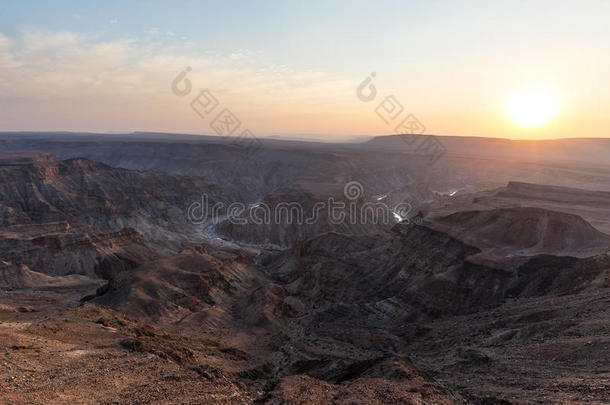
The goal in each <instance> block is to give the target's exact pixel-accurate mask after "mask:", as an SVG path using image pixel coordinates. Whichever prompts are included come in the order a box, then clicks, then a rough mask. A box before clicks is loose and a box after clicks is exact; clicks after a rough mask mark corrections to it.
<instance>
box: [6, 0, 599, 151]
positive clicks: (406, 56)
mask: <svg viewBox="0 0 610 405" xmlns="http://www.w3.org/2000/svg"><path fill="white" fill-rule="evenodd" d="M608 16H610V2H608V1H602V0H600V1H578V2H576V1H536V0H530V1H463V2H455V1H434V0H432V1H391V0H376V1H361V0H344V1H332V0H329V1H318V0H313V1H306V2H302V1H296V0H295V1H288V0H284V1H280V0H270V1H262V0H261V1H254V0H252V1H236V0H223V1H189V0H183V1H169V0H168V1H161V0H147V1H144V0H142V1H124V0H123V1H119V0H104V1H97V0H90V1H86V2H83V1H62V0H59V1H54V2H48V1H27V0H19V1H17V0H4V1H3V2H2V8H1V10H0V131H63V130H67V131H91V132H131V131H158V132H179V133H196V134H214V131H215V130H214V126H213V122H214V119H215V117H216V116H217V115H218V114H217V113H219V114H220V113H221V111H225V110H224V109H225V108H226V109H228V111H230V112H231V113H232V114H233V117H234V118H235V119H236V120H238V121H239V123H240V126H239V128H238V129H236V131H242V130H245V129H248V130H250V131H252V132H253V133H255V134H257V135H259V136H269V135H281V136H308V137H311V138H314V139H320V140H329V141H332V140H340V139H347V138H350V137H351V138H353V137H357V136H361V135H362V136H364V135H368V136H370V135H382V134H391V133H394V132H395V131H396V127H397V126H399V124H400V122H401V121H402V120H403V117H407V116H411V117H416V119H417V120H418V122H419V123H420V124H421V127H422V128H425V132H426V133H430V134H441V135H462V136H489V137H504V138H512V139H543V138H563V137H607V136H609V135H610V131H608V128H609V127H610V111H609V108H610V79H609V74H608V72H610V53H609V52H608V49H610V46H609V45H610V24H608ZM187 67H189V71H188V72H187V73H186V75H185V76H184V77H183V78H180V79H181V80H177V81H176V84H175V85H174V86H173V85H172V83H173V82H174V80H175V79H176V78H177V76H178V75H179V74H180V73H181V72H183V71H185V69H186V68H187ZM372 74H373V75H374V77H373V75H372ZM184 78H186V79H187V80H188V82H189V83H190V85H191V86H190V92H186V90H185V86H186V82H185V81H184V80H183V79H184ZM367 78H369V79H370V81H369V82H366V83H363V81H365V80H366V79H367ZM369 85H371V86H373V88H374V93H375V94H374V95H375V97H373V98H372V99H370V100H369V98H370V97H369V95H370V94H371V93H370V91H371V90H370V89H371V88H370V87H369ZM359 88H360V90H358V89H359ZM176 89H177V90H178V91H175V90H176ZM182 90H185V91H184V92H182V93H181V91H182ZM204 90H206V91H207V92H206V93H204V94H206V95H208V94H210V95H211V96H212V97H213V100H215V103H214V104H215V105H217V107H216V108H215V109H214V110H212V111H211V112H210V113H209V114H207V113H204V114H202V108H203V107H202V106H203V104H202V103H201V102H202V98H201V96H202V93H201V92H202V91H204ZM534 93H537V94H544V95H545V96H544V97H542V98H533V99H532V98H531V97H530V98H529V99H527V96H526V100H525V102H517V103H521V104H518V105H517V106H516V107H517V108H514V107H515V106H514V105H511V103H513V104H514V103H515V101H514V100H522V99H523V97H522V96H521V95H523V94H526V95H527V94H534ZM206 97H207V96H206ZM520 97H521V98H520ZM548 99H550V100H552V102H553V106H554V107H553V114H550V115H549V114H547V115H549V116H552V117H550V118H548V119H547V117H546V115H545V116H544V119H542V115H543V113H544V112H545V111H546V110H548V109H549V108H550V107H549V106H548V105H543V106H539V104H540V103H544V101H539V100H548ZM206 100H208V101H209V100H211V99H210V98H209V97H208V98H206ZM194 101H196V102H198V103H199V104H195V106H196V108H193V102H194ZM206 105H207V104H206ZM197 107H198V108H199V111H196V109H197ZM206 108H207V107H206ZM206 108H204V110H205V111H207V109H206ZM545 109H546V110H545ZM515 110H516V111H518V112H519V111H520V113H521V114H526V115H527V114H530V115H533V117H528V116H526V117H521V118H524V119H521V120H520V119H516V118H515V117H514V115H512V116H511V114H512V112H514V111H515ZM546 112H548V111H546ZM518 118H519V117H518ZM527 118H530V120H529V121H531V122H538V121H544V122H543V123H539V122H538V124H536V126H534V127H531V126H523V125H522V124H523V122H529V121H528V120H527ZM539 118H540V119H539ZM234 122H236V121H234Z"/></svg>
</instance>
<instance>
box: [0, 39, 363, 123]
mask: <svg viewBox="0 0 610 405" xmlns="http://www.w3.org/2000/svg"><path fill="white" fill-rule="evenodd" d="M154 32H157V31H154ZM168 35H169V34H168ZM188 49H189V48H188V47H179V46H176V45H175V44H171V45H160V44H159V43H158V42H157V43H153V42H150V43H147V42H145V41H141V40H140V41H133V40H113V41H102V40H100V39H99V38H94V37H87V36H84V35H79V34H77V33H74V32H48V31H35V30H28V31H23V32H22V33H21V35H19V36H17V37H13V38H11V37H8V36H6V35H3V34H1V33H0V86H2V93H1V95H0V103H2V104H3V105H4V107H6V108H3V110H4V111H5V113H6V114H10V112H8V110H7V108H9V109H18V108H19V109H21V112H22V113H25V111H26V110H30V111H34V110H44V109H45V108H49V109H51V110H53V111H59V112H60V113H61V114H62V115H63V116H64V117H63V119H64V120H66V122H67V123H68V121H69V120H70V119H73V117H74V114H73V109H74V106H78V108H82V106H84V105H87V106H88V107H89V109H90V112H89V113H88V114H89V115H93V114H94V113H95V112H97V113H99V115H100V117H104V118H103V119H105V120H107V121H115V125H113V126H115V127H119V128H120V127H121V121H124V124H123V125H124V127H125V126H128V123H130V122H131V121H129V118H126V117H128V116H129V115H130V114H131V116H132V117H133V116H141V115H143V112H149V113H152V114H155V115H158V116H162V117H163V116H164V117H166V120H168V121H171V120H181V119H183V118H181V117H187V121H185V122H177V123H176V127H177V128H179V127H181V128H183V129H184V128H185V127H189V128H191V129H190V130H191V131H195V132H196V131H199V132H205V130H206V127H205V126H202V123H200V122H193V117H192V115H188V108H187V107H185V105H184V102H183V100H178V99H176V98H175V96H173V95H172V94H171V92H170V89H169V85H170V83H171V80H172V79H173V78H174V77H175V76H176V74H177V73H178V72H180V71H181V70H183V69H184V68H185V67H186V66H191V67H192V73H191V74H190V76H189V79H190V80H191V81H192V83H193V85H194V86H195V88H208V89H210V90H211V91H213V92H215V93H216V94H218V95H219V96H222V98H223V102H225V103H226V104H228V105H230V106H231V108H233V109H235V110H237V111H239V113H240V114H241V116H242V117H244V118H243V119H244V120H248V121H249V122H258V123H262V124H261V125H262V126H265V127H268V128H272V127H273V124H272V123H269V122H264V120H271V119H273V115H274V113H281V112H282V111H284V112H285V111H288V110H290V111H291V114H292V115H295V114H296V115H298V113H297V112H298V111H302V113H303V116H307V115H308V114H309V116H312V114H311V112H307V111H306V110H307V106H308V105H310V106H313V105H315V106H316V107H315V108H316V109H317V110H318V111H319V110H320V109H322V108H324V105H325V104H329V103H330V104H332V103H336V102H337V101H338V100H351V96H352V89H353V88H354V83H352V82H351V81H348V80H344V79H342V78H338V77H333V76H330V75H328V74H326V73H323V72H317V71H310V70H299V69H295V68H291V67H288V66H284V65H273V64H265V63H263V62H262V61H261V59H260V57H259V56H257V55H256V54H255V53H253V52H251V51H249V50H247V49H237V50H235V51H233V52H228V53H226V54H222V53H206V52H192V51H188ZM117 105H122V106H124V109H123V110H122V111H121V115H120V116H116V115H113V114H116V108H117V107H116V106H117ZM60 106H63V107H61V108H60ZM109 111H110V112H109ZM1 115H2V113H0V118H4V117H1ZM92 119H93V117H92ZM100 119H102V118H100ZM156 119H158V117H157V118H156ZM67 126H69V125H68V124H67Z"/></svg>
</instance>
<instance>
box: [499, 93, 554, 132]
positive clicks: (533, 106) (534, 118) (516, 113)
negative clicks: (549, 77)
mask: <svg viewBox="0 0 610 405" xmlns="http://www.w3.org/2000/svg"><path fill="white" fill-rule="evenodd" d="M506 112H507V114H508V116H509V117H510V118H511V120H512V121H513V122H514V123H515V124H516V125H517V126H518V127H520V128H523V129H534V128H537V127H540V126H542V125H544V124H547V123H548V122H549V121H551V120H552V119H553V118H555V117H556V116H557V114H558V113H559V101H558V99H557V97H556V96H554V95H553V94H551V93H549V92H547V91H543V90H528V91H523V92H520V93H517V94H515V95H513V97H512V98H511V99H510V100H509V102H508V105H507V108H506Z"/></svg>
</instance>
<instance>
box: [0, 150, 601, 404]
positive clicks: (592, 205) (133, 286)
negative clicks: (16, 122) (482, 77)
mask: <svg viewBox="0 0 610 405" xmlns="http://www.w3.org/2000/svg"><path fill="white" fill-rule="evenodd" d="M28 142H30V146H32V147H34V146H44V145H47V147H48V148H49V149H52V150H53V151H57V150H63V151H64V153H65V154H68V155H74V154H76V155H77V154H79V153H84V152H87V153H88V154H89V155H96V156H100V157H101V158H103V160H105V161H107V163H112V161H115V160H116V161H115V164H116V165H123V166H130V165H131V166H134V167H132V168H137V169H142V168H143V167H142V166H143V165H145V164H149V166H150V167H145V168H147V169H160V168H161V169H164V170H163V171H143V170H128V169H125V168H117V167H112V166H107V165H106V164H102V163H97V162H94V161H91V160H87V159H83V158H81V157H78V158H76V156H70V157H71V158H70V159H68V160H60V159H58V158H56V157H55V156H53V155H50V154H48V153H42V154H41V153H33V152H23V153H15V152H10V153H6V154H5V155H4V156H1V157H0V191H2V193H1V194H2V195H1V196H0V214H1V217H0V219H1V223H0V259H1V260H2V261H0V370H1V372H0V403H10V404H64V403H90V404H117V403H120V404H124V403H125V404H130V403H133V404H136V403H158V404H165V403H183V404H200V403H206V404H216V403H218V404H388V403H398V404H418V405H420V404H461V403H469V404H476V405H490V404H491V405H494V404H501V405H506V404H598V405H599V404H609V403H610V369H609V364H610V312H609V311H610V310H609V309H608V308H610V306H609V305H608V304H610V239H609V238H608V236H607V233H606V232H605V230H606V229H607V228H606V226H607V213H608V212H610V211H609V210H610V199H609V198H608V193H607V192H604V191H591V190H589V191H583V190H579V189H575V188H567V187H558V186H557V185H555V186H548V185H540V184H531V183H523V182H520V183H517V182H512V183H508V184H507V183H503V184H502V185H501V186H499V185H498V184H497V183H498V182H499V180H500V179H501V178H502V176H504V175H505V174H503V175H502V176H501V175H500V174H498V173H499V172H500V171H501V170H500V169H498V168H496V169H498V173H496V174H490V176H489V178H487V179H483V178H484V177H485V176H483V175H482V174H481V173H478V172H479V171H480V170H481V167H487V168H489V169H490V170H492V168H491V166H494V164H490V163H484V160H479V161H477V162H470V163H463V164H462V165H459V164H458V163H456V162H458V161H459V160H460V159H462V158H459V157H452V158H451V159H453V161H452V162H453V163H450V164H447V165H446V166H440V167H435V168H434V169H433V170H431V171H430V172H425V171H419V172H418V171H417V170H415V171H414V168H417V165H419V164H420V163H421V162H420V163H418V161H417V159H415V160H408V161H406V162H403V161H402V160H403V159H404V155H399V154H396V153H393V152H388V154H387V155H384V157H385V158H384V159H381V158H380V157H379V156H371V155H369V154H367V153H364V152H363V150H362V149H361V148H360V149H358V148H356V149H354V150H351V151H349V150H347V149H345V148H340V147H338V146H335V147H332V148H331V147H327V148H323V147H321V146H319V145H318V146H315V147H310V148H309V149H308V148H306V147H304V146H303V145H300V146H298V147H294V148H292V149H291V152H290V153H289V154H288V155H286V154H284V153H285V152H286V151H285V148H286V146H285V145H284V146H282V147H281V148H279V147H278V146H277V145H275V144H273V145H271V146H270V147H268V148H267V149H265V151H264V153H265V156H266V160H265V161H264V163H261V162H259V163H256V162H250V161H248V162H245V163H242V165H240V166H239V168H235V169H231V170H233V171H231V170H230V171H229V172H227V168H226V166H223V163H226V162H227V161H230V160H231V159H233V158H235V156H234V155H232V154H231V153H232V152H231V147H230V146H227V145H225V144H222V143H221V144H213V145H204V146H205V147H204V146H202V145H195V146H196V147H192V148H191V146H193V145H187V146H184V145H182V146H180V145H178V146H172V147H171V148H169V147H168V148H167V149H168V150H170V149H171V150H172V151H174V152H180V153H178V155H177V156H175V157H173V158H172V159H170V160H167V161H166V160H164V159H165V158H164V156H165V157H167V153H169V152H168V151H165V150H163V148H161V149H159V148H158V145H157V146H155V144H154V143H150V144H148V143H145V144H141V143H138V142H133V141H130V142H128V143H127V146H126V147H125V148H124V149H120V148H119V150H118V151H117V152H116V153H114V154H113V147H116V146H117V145H116V143H113V145H103V147H100V149H99V150H97V149H95V148H92V147H91V145H87V143H86V142H81V141H79V142H68V144H66V143H65V142H56V141H49V140H45V141H41V140H37V141H28ZM20 145H21V146H23V142H22V143H21V144H20ZM62 145H63V146H62ZM62 148H63V149H62ZM282 148H283V149H282ZM295 148H296V149H295ZM197 151H199V152H202V153H205V154H207V155H206V156H208V157H207V158H206V159H203V160H202V161H199V160H198V158H197V156H196V153H195V152H197ZM140 152H142V153H143V155H140ZM153 152H154V153H153ZM156 153H158V155H155V154H156ZM147 156H156V158H155V159H152V160H150V161H145V160H143V159H144V158H146V157H147ZM180 156H183V157H184V158H185V162H186V163H185V165H182V166H181V165H180ZM213 156H217V157H218V159H219V160H218V161H215V162H213V161H210V159H211V157H213ZM72 157H74V158H72ZM90 157H91V156H90ZM297 157H298V158H297ZM117 162H119V163H120V164H119V163H117ZM147 162H148V163H147ZM380 162H381V163H380ZM163 165H167V167H164V168H163V167H162V166H163ZM452 165H457V166H459V167H460V170H455V171H452ZM503 165H504V166H503V167H502V170H504V169H506V170H508V172H509V173H510V175H514V176H516V178H517V179H520V180H524V178H523V177H519V176H518V175H517V174H518V173H520V172H521V171H524V172H527V168H528V167H529V166H527V165H525V164H517V163H514V162H504V163H503ZM186 166H191V167H190V168H188V167H186ZM457 166H455V167H457ZM507 168H510V169H507ZM189 170H190V172H189ZM256 170H260V173H266V174H265V175H264V176H262V177H260V178H257V180H256V181H253V182H251V183H250V184H245V183H248V181H247V178H246V177H244V178H243V179H242V183H244V184H243V187H241V186H240V187H241V189H240V190H236V188H235V187H234V186H230V187H226V188H225V187H223V185H216V184H214V183H213V182H211V181H210V180H209V179H204V178H202V177H200V176H201V175H204V174H208V175H210V176H211V177H212V178H214V179H218V178H222V177H223V176H228V177H229V178H230V177H231V176H234V177H241V176H243V175H244V173H245V172H255V171H256ZM493 170H495V169H493ZM537 170H538V172H536V174H535V176H534V177H537V176H538V177H539V176H541V175H542V174H544V176H548V178H550V177H552V175H554V174H556V173H557V172H560V171H566V173H567V174H566V177H565V179H567V180H565V182H566V183H569V184H568V185H573V183H574V182H576V179H578V178H580V177H582V178H588V179H589V180H590V183H587V184H588V185H589V186H591V185H596V184H606V183H607V178H605V177H604V176H605V175H604V173H606V172H605V170H606V169H605V168H603V169H599V168H590V167H586V168H582V167H581V168H578V169H575V168H574V167H572V166H570V167H569V168H566V167H562V166H561V165H557V164H556V165H551V166H544V165H538V166H537ZM165 171H172V172H174V174H169V173H166V172H165ZM177 172H178V173H177ZM280 172H281V173H280ZM449 172H451V173H449ZM470 172H477V173H476V174H472V173H470ZM593 172H595V173H598V175H595V176H594V175H592V174H591V173H593ZM327 173H333V175H332V176H329V175H328V174H327ZM469 173H470V174H469ZM599 173H601V174H599ZM184 174H189V175H188V176H187V175H184ZM193 174H195V175H193ZM354 176H356V177H354ZM506 176H508V174H506ZM525 177H526V178H525V180H531V176H530V177H527V176H525ZM355 178H357V179H358V180H359V183H360V184H361V185H362V186H363V187H364V190H365V193H366V194H365V195H364V198H369V199H376V198H381V199H387V201H390V202H392V203H395V202H399V201H405V199H408V198H411V199H413V201H414V204H415V205H414V206H415V207H416V212H414V214H416V216H414V217H411V218H410V220H409V221H404V222H400V223H398V224H389V225H388V226H380V227H366V226H363V225H362V224H359V225H358V224H357V225H356V226H347V227H329V226H328V225H329V223H327V222H324V221H322V222H321V223H319V224H316V227H314V228H311V229H309V230H303V229H295V228H294V227H292V226H285V225H286V224H275V225H274V226H271V227H246V228H245V229H241V230H239V231H237V230H236V229H231V228H225V231H226V232H225V234H224V235H225V238H228V237H229V236H231V235H233V236H235V235H237V236H239V237H238V238H237V239H241V240H242V241H243V240H247V241H248V242H249V243H248V244H243V243H240V242H239V241H237V240H222V239H218V238H214V237H212V236H210V235H208V234H205V233H203V232H202V230H201V229H200V228H197V227H196V226H194V224H191V223H188V221H187V220H186V218H185V216H184V209H185V207H188V205H189V204H190V203H191V202H192V201H193V199H194V198H197V196H198V195H199V193H200V192H201V191H202V190H203V191H205V192H208V193H210V195H212V196H214V201H220V202H228V201H229V200H230V199H238V200H240V201H256V200H257V199H259V198H262V199H263V201H267V202H269V203H274V204H277V203H280V202H282V201H286V200H292V199H298V201H301V202H302V203H303V204H305V205H307V204H312V203H313V202H315V201H317V200H319V199H320V198H322V197H324V196H328V195H338V196H340V195H341V194H342V193H343V185H344V184H345V182H347V181H351V180H354V179H355ZM469 180H472V182H471V183H468V181H469ZM488 182H490V183H493V184H494V187H495V188H493V189H490V190H488V189H481V187H482V186H484V185H488ZM466 183H468V184H467V185H468V187H472V188H473V189H472V190H469V189H468V187H466V189H459V190H458V188H459V187H460V184H462V185H463V184H466ZM235 184H237V183H235ZM240 184H241V183H240ZM583 185H586V184H585V183H584V182H583ZM238 188H239V187H238ZM439 188H440V189H439ZM470 191H472V192H470ZM219 228H222V226H220V227H219ZM268 242H273V243H271V244H269V243H268ZM279 245H281V248H279V247H278V246H279Z"/></svg>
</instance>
